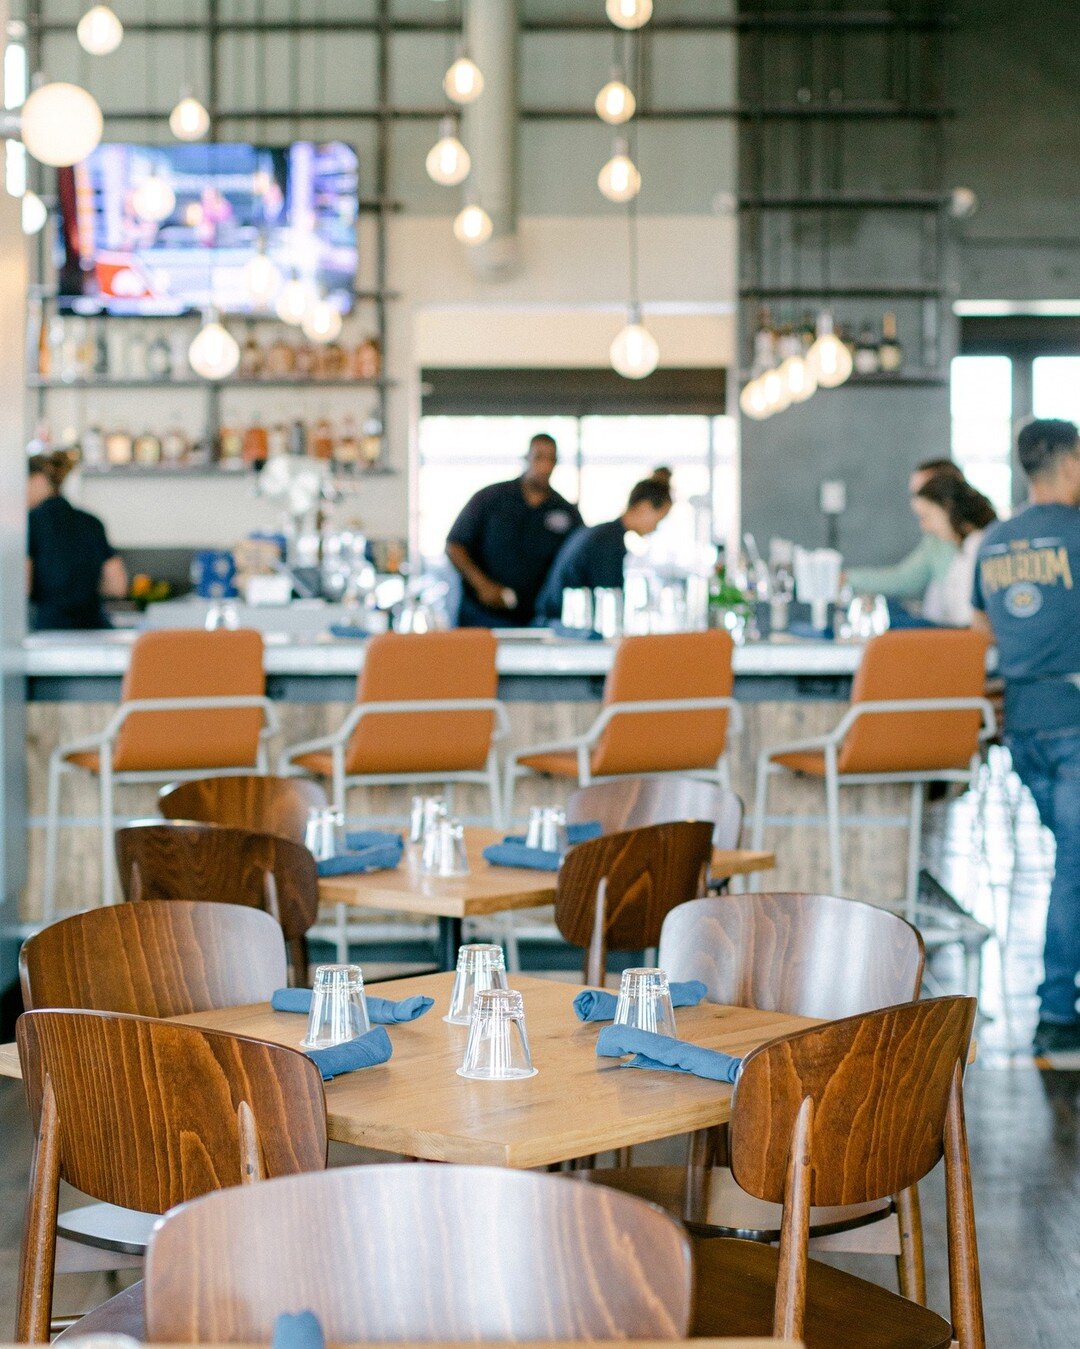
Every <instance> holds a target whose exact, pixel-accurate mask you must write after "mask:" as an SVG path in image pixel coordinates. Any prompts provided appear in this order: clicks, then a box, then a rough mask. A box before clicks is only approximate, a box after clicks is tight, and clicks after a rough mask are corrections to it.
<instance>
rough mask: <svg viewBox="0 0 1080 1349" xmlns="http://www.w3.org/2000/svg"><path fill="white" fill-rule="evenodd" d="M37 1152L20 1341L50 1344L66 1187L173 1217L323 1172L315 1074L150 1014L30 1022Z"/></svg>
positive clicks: (321, 1105) (311, 1067)
mask: <svg viewBox="0 0 1080 1349" xmlns="http://www.w3.org/2000/svg"><path fill="white" fill-rule="evenodd" d="M16 1039H17V1041H18V1046H19V1061H20V1064H21V1065H22V1073H23V1078H24V1081H25V1083H26V1091H27V1097H28V1099H29V1103H30V1111H31V1115H32V1117H33V1119H34V1122H35V1127H36V1128H37V1134H38V1138H37V1145H36V1149H35V1155H34V1164H33V1169H32V1172H31V1180H30V1202H29V1208H28V1214H27V1223H26V1232H25V1236H24V1242H23V1264H22V1278H21V1281H20V1289H19V1312H18V1330H17V1334H16V1338H17V1339H18V1340H20V1341H22V1340H28V1341H33V1342H45V1341H47V1340H48V1331H49V1320H50V1314H51V1304H52V1275H53V1267H54V1257H55V1236H56V1212H57V1192H58V1185H59V1182H60V1180H66V1181H67V1182H68V1183H69V1184H71V1185H74V1186H75V1188H76V1189H79V1190H81V1191H83V1193H84V1194H87V1195H90V1196H91V1197H92V1198H94V1199H97V1200H99V1201H102V1202H104V1203H109V1204H118V1205H120V1206H122V1207H124V1208H131V1209H137V1210H139V1211H140V1212H143V1213H164V1212H165V1211H166V1210H167V1209H170V1208H172V1207H173V1206H174V1205H176V1204H180V1203H183V1202H184V1201H185V1200H188V1199H194V1198H196V1197H197V1196H199V1195H203V1194H207V1193H208V1192H209V1191H211V1190H216V1189H220V1188H221V1187H223V1186H230V1185H241V1184H246V1183H249V1182H251V1181H254V1180H261V1179H263V1178H264V1177H267V1176H281V1175H291V1174H293V1173H295V1172H298V1171H310V1170H317V1169H321V1168H322V1167H324V1166H325V1165H326V1102H325V1098H324V1095H323V1088H322V1078H321V1076H320V1074H319V1070H318V1068H317V1067H316V1066H315V1064H314V1063H313V1062H312V1061H311V1059H309V1058H307V1057H306V1056H305V1055H304V1054H301V1053H299V1052H298V1051H297V1050H294V1049H287V1048H286V1047H285V1046H283V1045H275V1044H268V1043H267V1042H265V1041H262V1040H250V1039H247V1038H246V1037H243V1036H239V1035H229V1034H226V1033H225V1032H224V1031H211V1030H203V1029H201V1028H200V1027H197V1026H185V1025H179V1024H177V1023H175V1022H171V1021H160V1020H155V1019H153V1018H150V1017H133V1016H124V1015H120V1014H116V1013H111V1012H76V1011H66V1010H44V1011H37V1012H26V1013H25V1014H24V1015H23V1016H21V1017H20V1018H19V1021H18V1024H17V1026H16Z"/></svg>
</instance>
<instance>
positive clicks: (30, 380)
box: [26, 375, 396, 392]
mask: <svg viewBox="0 0 1080 1349" xmlns="http://www.w3.org/2000/svg"><path fill="white" fill-rule="evenodd" d="M26 383H27V387H28V388H30V389H84V390H85V389H155V390H157V391H159V392H160V391H161V390H163V389H214V390H217V391H221V390H225V389H392V388H393V387H394V386H395V384H396V381H395V380H392V379H338V378H334V377H333V376H325V377H317V376H306V375H294V376H288V375H278V376H274V377H273V378H265V379H264V378H262V377H261V376H255V377H254V378H250V379H222V380H212V379H198V378H192V379H188V378H184V379H114V378H113V377H112V376H109V375H105V376H103V377H102V378H100V379H96V378H90V379H71V380H65V379H59V378H57V377H55V376H52V375H28V376H27V381H26Z"/></svg>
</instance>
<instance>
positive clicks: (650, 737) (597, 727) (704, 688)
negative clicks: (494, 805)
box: [506, 629, 742, 818]
mask: <svg viewBox="0 0 1080 1349" xmlns="http://www.w3.org/2000/svg"><path fill="white" fill-rule="evenodd" d="M733 650H734V643H733V642H732V640H731V636H730V634H729V633H727V632H724V631H722V630H720V629H715V630H713V631H709V632H679V633H670V634H664V635H662V636H653V637H624V638H623V640H622V641H621V642H620V643H619V646H618V648H617V650H616V652H615V659H614V661H613V663H612V666H611V671H610V673H609V674H608V677H607V680H606V682H605V684H604V698H603V703H602V706H601V711H600V715H599V716H598V717H597V718H596V720H595V721H594V722H593V724H592V726H590V727H589V729H588V730H587V731H586V732H585V734H584V735H581V736H577V737H576V738H574V739H569V740H560V741H552V742H550V743H548V744H543V745H531V746H529V747H527V748H526V749H521V750H518V751H517V752H516V753H515V754H512V755H511V756H510V759H509V762H508V763H507V775H506V809H507V814H508V816H509V817H511V818H512V817H513V806H514V788H515V786H516V784H517V780H518V779H519V778H523V777H528V776H529V775H530V774H532V773H538V774H543V775H546V776H548V777H557V778H568V779H570V780H571V781H572V782H575V783H576V784H577V785H578V786H579V787H586V786H588V785H589V783H591V782H596V781H598V780H601V779H604V778H616V777H626V776H637V775H639V774H642V773H693V774H695V775H696V776H698V777H705V778H711V779H712V780H714V781H716V782H718V783H720V785H721V786H724V787H728V786H730V785H731V784H730V778H729V774H728V765H727V737H728V729H729V724H730V728H731V729H732V730H734V731H740V730H742V714H741V712H740V710H739V707H738V704H737V703H736V702H735V700H734V698H733V697H732V696H731V694H732V688H733V687H734V673H733V671H732V668H731V657H732V652H733Z"/></svg>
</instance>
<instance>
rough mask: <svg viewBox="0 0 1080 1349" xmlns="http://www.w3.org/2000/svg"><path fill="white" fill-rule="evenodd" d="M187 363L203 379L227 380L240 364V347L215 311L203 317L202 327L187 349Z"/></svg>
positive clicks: (211, 310) (207, 312)
mask: <svg viewBox="0 0 1080 1349" xmlns="http://www.w3.org/2000/svg"><path fill="white" fill-rule="evenodd" d="M188 361H189V362H190V363H191V368H192V370H194V371H195V373H196V374H197V375H201V376H202V378H203V379H227V378H228V376H229V375H231V374H232V372H233V371H234V370H235V369H236V367H237V366H238V365H239V364H240V346H239V344H238V343H237V340H236V338H235V337H233V335H232V333H230V332H229V330H228V328H226V327H225V326H224V324H223V323H222V322H221V321H220V319H219V318H218V315H217V311H216V310H214V309H208V310H207V311H206V313H205V314H204V315H203V326H202V327H201V328H200V329H199V331H198V332H197V333H196V334H195V337H194V340H193V341H192V343H191V346H190V347H188Z"/></svg>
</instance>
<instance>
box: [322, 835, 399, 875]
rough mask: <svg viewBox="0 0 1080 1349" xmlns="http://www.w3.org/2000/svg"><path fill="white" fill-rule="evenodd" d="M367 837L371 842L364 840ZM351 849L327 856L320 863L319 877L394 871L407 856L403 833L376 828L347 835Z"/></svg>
mask: <svg viewBox="0 0 1080 1349" xmlns="http://www.w3.org/2000/svg"><path fill="white" fill-rule="evenodd" d="M365 840H368V841H365ZM345 844H346V847H347V848H348V850H349V851H347V852H343V853H338V854H337V855H336V856H335V857H326V858H324V859H323V860H322V861H321V862H319V863H318V871H319V875H320V876H353V875H357V874H360V873H363V872H365V871H392V870H393V868H394V867H396V866H397V865H398V864H399V863H400V861H401V859H402V856H403V855H404V852H405V845H404V843H402V841H401V835H400V834H383V833H380V832H377V831H375V830H368V831H364V832H363V833H356V834H346V836H345Z"/></svg>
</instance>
